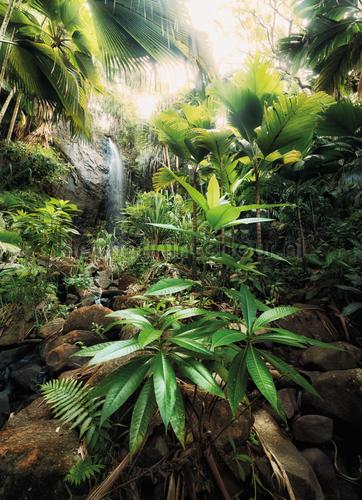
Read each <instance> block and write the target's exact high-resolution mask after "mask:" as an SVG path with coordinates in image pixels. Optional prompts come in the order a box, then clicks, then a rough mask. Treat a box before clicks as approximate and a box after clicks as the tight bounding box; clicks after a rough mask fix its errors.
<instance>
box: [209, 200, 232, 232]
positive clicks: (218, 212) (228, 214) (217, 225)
mask: <svg viewBox="0 0 362 500" xmlns="http://www.w3.org/2000/svg"><path fill="white" fill-rule="evenodd" d="M239 214H240V210H239V208H238V207H233V206H232V205H230V204H229V203H225V204H224V205H219V206H217V207H214V208H211V209H210V210H207V212H206V218H207V221H208V223H209V224H210V226H211V227H212V228H213V229H215V230H218V229H221V228H222V227H224V226H226V225H227V224H229V223H230V222H233V221H235V220H236V219H237V218H238V217H239Z"/></svg>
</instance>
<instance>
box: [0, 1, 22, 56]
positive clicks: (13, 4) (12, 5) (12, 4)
mask: <svg viewBox="0 0 362 500" xmlns="http://www.w3.org/2000/svg"><path fill="white" fill-rule="evenodd" d="M21 3H22V0H9V3H8V7H7V9H6V12H5V16H4V19H3V22H2V23H1V27H0V47H1V45H2V41H1V40H3V39H4V37H5V34H6V30H7V29H8V26H9V23H10V19H11V16H12V14H13V11H14V8H15V7H19V6H20V5H21Z"/></svg>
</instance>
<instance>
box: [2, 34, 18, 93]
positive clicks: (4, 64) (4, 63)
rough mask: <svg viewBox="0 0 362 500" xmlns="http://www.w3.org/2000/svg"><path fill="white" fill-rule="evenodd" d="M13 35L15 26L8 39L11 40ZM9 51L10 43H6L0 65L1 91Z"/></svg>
mask: <svg viewBox="0 0 362 500" xmlns="http://www.w3.org/2000/svg"><path fill="white" fill-rule="evenodd" d="M14 35H15V28H14V29H13V30H12V32H11V36H10V41H13V39H14ZM10 51H11V45H10V44H8V45H7V47H6V51H5V56H4V61H3V65H2V68H1V73H0V92H1V89H2V88H3V83H4V78H5V71H6V67H7V64H8V61H9V56H10Z"/></svg>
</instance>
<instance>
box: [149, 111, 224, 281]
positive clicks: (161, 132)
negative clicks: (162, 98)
mask: <svg viewBox="0 0 362 500" xmlns="http://www.w3.org/2000/svg"><path fill="white" fill-rule="evenodd" d="M213 126H214V123H213V118H212V113H211V111H210V109H209V108H208V107H207V105H206V104H200V105H198V106H192V105H190V104H183V105H182V106H181V109H180V110H179V111H176V110H168V111H164V112H163V113H160V114H159V115H158V116H157V118H156V120H155V128H156V131H157V133H158V137H159V140H160V142H161V144H163V145H164V146H166V147H167V148H170V149H171V151H172V152H173V153H174V154H175V155H176V157H177V158H179V159H181V160H182V162H183V164H184V165H183V166H184V167H186V176H189V177H191V180H190V183H191V189H193V190H194V191H195V192H196V190H197V186H198V175H199V165H200V163H201V161H202V160H203V159H204V158H205V157H206V156H207V155H208V153H209V151H208V150H207V149H206V148H205V147H204V146H203V145H202V144H201V143H198V142H197V141H195V139H196V138H197V136H198V133H199V131H200V129H201V130H205V129H211V128H213ZM166 156H168V155H166ZM168 163H169V162H168ZM178 166H179V165H178ZM167 167H168V168H167V169H161V170H160V171H158V172H157V173H156V174H155V176H154V187H155V189H156V190H158V189H162V188H165V187H167V186H168V185H170V184H172V183H173V182H175V177H174V176H173V175H172V171H171V170H170V164H168V165H167ZM189 167H191V168H189ZM181 182H182V181H181ZM197 219H198V217H197V202H196V200H195V199H193V210H192V226H193V228H192V229H193V232H194V233H196V232H197V230H198V220H197ZM192 247H193V260H192V274H193V276H194V277H195V276H196V252H197V241H196V237H195V234H194V235H193V239H192Z"/></svg>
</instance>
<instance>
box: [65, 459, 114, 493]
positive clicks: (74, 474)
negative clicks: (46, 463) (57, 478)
mask: <svg viewBox="0 0 362 500" xmlns="http://www.w3.org/2000/svg"><path fill="white" fill-rule="evenodd" d="M103 469H104V466H103V465H101V464H99V463H97V462H96V458H95V457H87V458H85V459H84V460H79V461H78V462H77V463H76V464H75V465H73V467H72V468H71V469H70V471H69V472H68V474H67V475H66V476H65V481H67V483H70V484H71V485H73V486H80V485H81V484H82V483H84V482H85V481H89V480H90V479H92V478H94V476H96V475H97V474H99V473H100V472H102V470H103Z"/></svg>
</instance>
